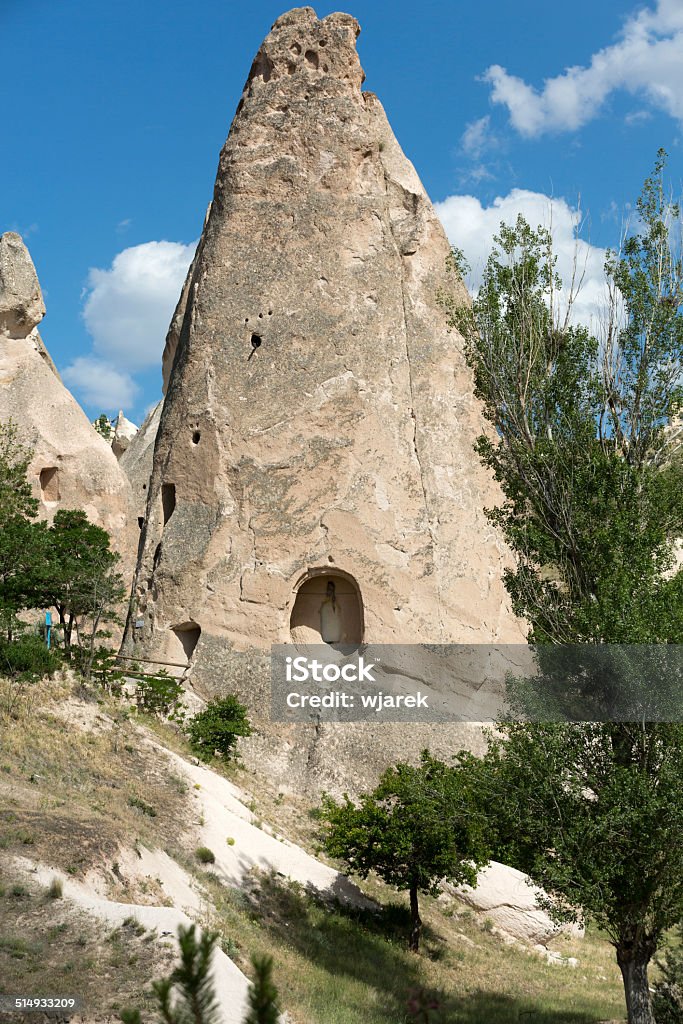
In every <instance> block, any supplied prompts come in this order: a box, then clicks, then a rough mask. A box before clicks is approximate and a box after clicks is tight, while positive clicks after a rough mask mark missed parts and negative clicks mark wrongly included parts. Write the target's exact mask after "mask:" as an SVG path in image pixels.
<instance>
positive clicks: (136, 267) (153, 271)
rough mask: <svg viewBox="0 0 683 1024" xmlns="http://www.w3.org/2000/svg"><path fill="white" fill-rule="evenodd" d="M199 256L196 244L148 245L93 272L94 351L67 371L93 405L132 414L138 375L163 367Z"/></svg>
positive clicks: (90, 323)
mask: <svg viewBox="0 0 683 1024" xmlns="http://www.w3.org/2000/svg"><path fill="white" fill-rule="evenodd" d="M194 250H195V243H193V244H191V245H183V244H181V243H180V242H145V243H144V244H143V245H135V246H132V247H131V248H129V249H124V250H123V251H122V252H120V253H119V254H118V255H117V256H116V257H115V258H114V260H113V262H112V265H111V267H109V268H108V269H104V270H103V269H99V268H92V269H91V270H90V272H89V274H88V285H87V289H86V295H85V304H84V307H83V319H84V320H85V324H86V327H87V329H88V332H89V333H90V335H91V337H92V347H93V351H92V353H91V354H90V355H88V356H84V357H80V358H78V359H76V360H74V362H73V363H72V364H71V365H70V366H68V367H67V368H66V370H65V371H64V378H65V380H66V381H67V383H68V384H70V385H71V386H73V387H74V388H75V389H76V390H77V391H78V392H79V394H80V395H81V396H82V398H83V400H84V401H85V402H86V403H87V404H89V405H92V406H97V407H101V408H103V409H107V410H113V409H115V408H126V407H128V408H130V405H131V403H132V401H133V400H134V398H135V396H136V395H137V393H138V390H139V389H138V386H137V384H136V383H135V380H134V375H135V373H136V372H139V371H143V370H145V369H148V368H149V367H151V366H155V365H159V366H160V364H161V354H162V352H163V348H164V340H165V338H166V332H167V330H168V325H169V323H170V320H171V316H172V315H173V310H174V308H175V305H176V303H177V301H178V297H179V295H180V290H181V288H182V285H183V281H184V279H185V275H186V273H187V269H188V266H189V264H190V262H191V260H192V256H193V254H194Z"/></svg>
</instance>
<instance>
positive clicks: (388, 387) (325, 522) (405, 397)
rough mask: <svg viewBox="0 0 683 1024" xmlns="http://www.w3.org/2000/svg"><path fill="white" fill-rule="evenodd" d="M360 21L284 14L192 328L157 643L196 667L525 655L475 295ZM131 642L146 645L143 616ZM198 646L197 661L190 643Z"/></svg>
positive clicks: (153, 625) (209, 243)
mask: <svg viewBox="0 0 683 1024" xmlns="http://www.w3.org/2000/svg"><path fill="white" fill-rule="evenodd" d="M359 31H360V30H359V26H358V23H357V22H356V20H355V19H354V18H352V17H350V16H349V15H347V14H331V15H329V16H328V17H326V18H322V19H318V18H317V17H316V15H315V12H314V11H313V10H312V9H311V8H310V7H303V8H298V9H296V10H293V11H290V12H289V13H288V14H285V15H283V16H282V17H281V18H279V19H278V21H276V23H275V25H274V26H273V28H272V30H271V32H270V34H269V35H268V36H267V38H266V39H265V41H264V43H263V45H262V46H261V48H260V50H259V52H258V53H257V55H256V58H255V60H254V62H253V65H252V67H251V71H250V72H249V76H248V78H247V82H246V85H245V88H244V92H243V95H242V98H241V100H240V102H239V105H238V108H237V113H236V115H235V118H234V121H233V123H232V127H231V129H230V134H229V136H228V139H227V141H226V143H225V145H224V147H223V150H222V152H221V155H220V162H219V167H218V175H217V178H216V184H215V189H214V194H213V199H212V202H211V206H210V208H209V213H208V215H207V219H206V222H205V226H204V230H203V233H202V236H201V240H200V242H199V246H198V249H197V254H196V256H195V259H194V261H193V264H192V267H191V268H190V271H189V274H188V278H187V280H186V282H185V286H184V288H183V291H182V294H181V297H180V301H179V304H178V308H177V310H176V314H175V316H174V319H173V323H172V325H171V330H170V331H169V337H168V339H167V347H166V353H165V376H166V379H167V381H166V382H167V387H166V399H165V403H164V407H163V413H162V416H161V423H160V426H159V432H158V437H157V440H156V448H155V451H154V463H153V470H152V476H151V480H150V484H149V500H148V505H147V512H146V522H145V527H144V531H143V543H142V547H141V556H140V561H139V565H138V577H137V585H136V595H135V597H136V606H135V611H134V616H135V621H136V622H137V628H136V629H135V633H134V635H135V649H136V650H137V651H139V652H140V653H141V654H142V653H143V652H145V651H146V652H147V653H148V655H149V656H150V657H155V658H158V657H164V655H165V656H167V657H168V658H169V660H174V658H175V659H176V660H180V661H181V662H182V659H183V657H184V656H187V657H189V658H190V659H191V661H192V663H193V677H192V678H193V681H194V682H195V683H196V684H198V685H199V686H200V687H202V686H203V687H204V688H205V689H207V690H211V689H213V688H216V687H219V686H220V685H221V682H222V681H223V680H224V679H225V678H226V665H227V664H228V663H229V662H230V656H231V654H232V653H233V652H236V651H246V650H248V649H252V650H253V649H256V650H258V649H262V650H263V649H267V648H268V647H269V645H270V644H271V643H277V642H289V641H290V640H291V639H299V640H309V641H310V640H317V641H320V640H321V639H327V638H325V637H324V636H323V633H324V631H325V629H327V628H328V627H327V626H325V624H324V623H323V622H322V617H323V616H321V613H320V608H321V605H322V603H323V602H324V598H325V594H326V592H327V587H328V584H329V583H330V582H332V583H333V584H334V586H335V588H336V593H337V594H338V596H339V601H340V605H342V607H343V613H344V621H343V624H342V626H341V627H335V628H339V629H341V632H342V634H343V636H341V639H346V640H350V641H353V640H365V641H372V642H378V643H383V642H394V641H396V642H401V643H410V642H468V643H469V642H473V643H474V642H490V641H498V642H502V641H516V642H518V641H520V639H521V637H522V633H521V630H520V625H519V623H518V622H517V620H516V619H515V618H514V616H513V615H512V613H511V611H510V607H509V603H508V600H507V597H506V594H505V591H504V588H503V584H502V581H501V578H502V573H503V568H504V566H505V564H507V558H508V556H507V553H506V551H505V548H504V545H503V543H502V541H501V538H500V537H499V536H498V535H497V534H496V531H495V530H494V529H493V527H492V526H491V525H490V523H489V522H488V521H487V519H486V516H485V514H484V508H485V507H487V506H490V505H492V504H494V503H495V502H496V501H497V500H498V498H499V494H498V492H497V490H496V487H495V485H494V483H493V481H492V480H491V479H490V477H489V475H488V474H487V473H486V472H485V470H484V469H483V468H482V467H481V466H480V465H479V462H478V459H477V456H476V455H475V453H474V451H473V444H474V441H475V438H476V437H477V436H478V435H479V434H481V433H482V431H483V430H484V429H485V426H484V421H483V418H482V415H481V410H480V407H479V405H478V403H477V402H476V400H475V398H474V396H473V390H472V380H471V375H470V372H469V370H468V368H467V366H466V363H465V359H464V355H463V345H462V339H461V338H460V337H459V336H458V334H457V333H455V332H454V331H450V330H449V329H448V327H447V324H446V319H445V315H444V312H443V309H442V308H441V306H440V303H439V295H440V293H443V292H444V291H450V292H453V291H454V290H455V291H459V292H460V294H461V295H462V297H463V298H465V295H466V293H465V289H464V287H463V285H462V284H461V283H460V281H459V280H458V279H457V278H456V277H455V276H454V275H453V274H452V273H450V272H449V271H448V270H447V257H448V254H449V245H448V241H447V239H446V236H445V234H444V232H443V229H442V227H441V225H440V223H439V221H438V219H437V217H436V215H435V213H434V210H433V208H432V206H431V203H430V201H429V198H428V197H427V195H426V193H425V191H424V188H423V187H422V185H421V183H420V180H419V178H418V176H417V174H416V172H415V170H414V168H413V166H412V165H411V163H410V162H409V161H408V160H407V159H406V157H405V156H404V154H403V153H402V151H401V149H400V147H399V145H398V143H397V141H396V139H395V138H394V135H393V133H392V130H391V128H390V126H389V123H388V121H387V119H386V116H385V113H384V110H383V108H382V106H381V104H380V102H379V100H378V99H377V97H376V96H374V95H373V94H372V93H364V92H362V91H361V84H362V82H363V79H364V74H363V70H362V68H361V65H360V62H359V59H358V55H357V52H356V38H357V36H358V33H359ZM128 640H129V642H131V643H132V642H133V625H132V621H131V624H130V629H129V634H128ZM190 648H191V651H190V654H189V655H188V654H187V651H188V650H189V649H190Z"/></svg>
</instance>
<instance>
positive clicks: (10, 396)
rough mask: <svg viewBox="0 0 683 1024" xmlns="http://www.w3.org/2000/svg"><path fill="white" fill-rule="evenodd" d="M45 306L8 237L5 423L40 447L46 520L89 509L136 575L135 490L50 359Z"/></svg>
mask: <svg viewBox="0 0 683 1024" xmlns="http://www.w3.org/2000/svg"><path fill="white" fill-rule="evenodd" d="M44 315H45V305H44V303H43V297H42V294H41V291H40V285H39V284H38V278H37V276H36V272H35V269H34V266H33V263H32V261H31V257H30V255H29V253H28V250H27V249H26V246H25V245H24V243H23V241H22V239H21V237H20V236H19V235H17V234H14V233H13V232H7V233H6V234H4V235H2V236H1V237H0V420H2V421H4V422H6V421H7V420H9V419H12V420H14V422H15V423H16V424H17V426H18V428H19V436H20V438H21V440H22V442H23V443H24V444H27V445H29V446H30V447H31V448H33V451H34V454H33V459H32V460H31V465H30V467H29V478H30V479H31V482H32V484H33V489H34V496H35V497H36V498H39V499H40V507H39V514H40V516H41V517H42V518H44V519H52V517H53V516H54V513H55V512H56V511H57V509H59V508H82V509H84V510H85V512H86V513H87V515H88V518H89V519H90V520H91V522H93V523H96V524H97V525H98V526H102V527H104V528H105V529H106V530H108V531H109V532H110V534H111V536H112V542H113V545H114V547H115V548H116V549H117V550H118V551H119V552H120V553H121V555H122V556H123V557H124V563H127V565H128V567H129V571H130V570H132V562H133V558H134V552H135V548H134V543H135V540H136V538H135V536H134V533H133V530H132V526H131V523H130V521H129V520H130V501H131V495H130V486H129V484H128V481H127V479H126V477H125V475H124V473H123V472H122V470H121V469H120V468H119V466H118V463H117V461H116V458H115V456H114V454H113V453H112V450H111V448H110V446H109V445H108V444H107V442H106V441H105V440H104V439H103V438H102V437H100V435H99V434H98V433H97V431H96V430H94V429H93V427H92V426H91V424H90V423H89V422H88V419H87V417H86V415H85V413H84V412H83V410H82V409H81V408H80V406H79V405H78V403H77V402H76V401H75V399H74V398H73V397H72V396H71V394H70V393H69V391H67V389H66V388H65V387H64V385H63V384H62V382H61V380H60V377H59V374H58V373H57V370H56V369H55V366H54V364H53V362H52V360H51V359H50V356H49V355H48V352H47V350H46V348H45V346H44V344H43V342H42V339H41V337H40V335H39V333H38V327H37V325H38V324H39V323H40V321H41V320H42V318H43V316H44Z"/></svg>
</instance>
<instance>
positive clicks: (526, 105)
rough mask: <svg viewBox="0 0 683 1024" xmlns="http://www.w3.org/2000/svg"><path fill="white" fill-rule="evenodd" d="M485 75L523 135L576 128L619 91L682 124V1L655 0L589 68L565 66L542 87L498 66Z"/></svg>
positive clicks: (630, 22)
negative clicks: (535, 86) (637, 98)
mask: <svg viewBox="0 0 683 1024" xmlns="http://www.w3.org/2000/svg"><path fill="white" fill-rule="evenodd" d="M483 77H484V81H486V82H488V83H489V85H490V86H491V98H492V100H493V102H494V103H498V104H502V105H503V106H505V107H507V110H508V113H509V116H510V121H511V123H512V125H513V127H514V128H516V129H517V131H518V132H520V134H522V135H525V136H527V137H533V136H538V135H542V134H543V133H545V132H551V131H573V130H576V129H577V128H580V127H581V126H582V125H584V124H586V123H587V122H588V121H590V120H592V119H593V118H594V117H596V116H597V115H598V114H599V113H600V110H601V108H602V107H603V105H604V103H605V102H606V100H607V99H608V97H609V96H610V95H611V94H612V93H613V92H616V91H617V90H626V91H627V92H629V93H632V94H633V95H636V96H638V97H639V98H642V99H645V100H646V101H647V102H649V103H650V104H651V105H652V106H653V107H655V108H657V109H659V110H663V111H664V112H665V113H667V114H669V115H670V116H671V117H673V118H675V119H676V120H678V121H679V122H681V123H683V3H681V0H658V3H657V4H656V6H655V7H654V8H646V9H644V10H641V11H639V12H638V13H637V14H635V15H634V16H633V17H631V18H629V19H628V21H627V22H626V24H625V25H624V28H623V30H622V32H621V33H620V35H619V37H618V38H617V41H616V42H615V43H613V44H612V45H611V46H607V47H605V48H604V49H602V50H599V51H598V52H597V53H595V54H593V56H592V58H591V61H590V64H589V65H588V66H586V67H579V66H576V67H570V68H566V69H565V70H564V71H563V72H562V73H561V74H559V75H556V76H555V77H554V78H548V79H546V80H545V82H544V84H543V88H542V89H540V90H537V89H535V88H533V86H531V85H528V84H527V83H526V82H525V81H524V80H523V79H522V78H518V77H516V76H515V75H511V74H508V72H507V70H506V69H505V68H503V67H501V66H500V65H498V64H494V65H492V66H491V67H489V68H488V69H487V71H486V72H485V74H484V76H483Z"/></svg>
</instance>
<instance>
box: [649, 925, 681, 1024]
mask: <svg viewBox="0 0 683 1024" xmlns="http://www.w3.org/2000/svg"><path fill="white" fill-rule="evenodd" d="M677 939H678V941H679V943H680V941H681V940H683V928H678V930H677ZM657 963H658V966H659V969H660V971H661V973H662V977H661V978H660V980H659V981H657V982H656V983H655V986H654V990H655V991H654V996H653V997H652V1009H653V1010H654V1015H655V1020H656V1021H657V1024H683V949H682V948H681V946H680V945H679V946H678V947H677V948H676V949H669V950H668V951H667V953H666V956H665V957H664V959H663V960H658V961H657Z"/></svg>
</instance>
